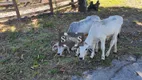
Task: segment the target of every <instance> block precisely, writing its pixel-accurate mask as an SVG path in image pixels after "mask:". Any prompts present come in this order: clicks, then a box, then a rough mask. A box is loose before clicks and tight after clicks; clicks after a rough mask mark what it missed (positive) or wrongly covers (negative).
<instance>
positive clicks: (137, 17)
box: [0, 7, 142, 80]
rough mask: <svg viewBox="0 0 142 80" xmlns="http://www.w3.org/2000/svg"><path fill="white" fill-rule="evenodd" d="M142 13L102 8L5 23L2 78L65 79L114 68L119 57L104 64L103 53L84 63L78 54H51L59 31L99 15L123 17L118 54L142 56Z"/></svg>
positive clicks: (0, 39)
mask: <svg viewBox="0 0 142 80" xmlns="http://www.w3.org/2000/svg"><path fill="white" fill-rule="evenodd" d="M141 14H142V10H141V9H136V8H128V7H110V8H103V7H101V8H100V10H99V12H89V13H65V14H54V15H48V14H42V15H39V16H33V17H25V18H23V19H22V21H21V22H20V23H19V22H17V21H16V20H14V19H13V20H9V21H8V22H5V23H1V24H2V26H3V27H1V29H0V31H1V33H0V46H1V47H0V52H1V53H0V75H1V77H0V79H6V80H21V79H23V80H32V79H35V78H36V79H39V80H45V79H46V80H51V79H53V80H54V79H55V80H56V79H58V80H65V79H70V78H71V76H72V75H74V74H76V75H82V72H83V71H86V70H93V69H95V68H96V67H98V66H109V65H111V61H112V60H113V59H117V57H119V56H118V55H115V54H111V55H110V56H109V57H108V58H107V59H106V60H105V61H100V57H101V56H100V55H101V52H99V53H98V54H96V56H95V57H94V59H90V58H89V57H86V59H85V61H82V62H81V61H79V60H78V58H77V57H74V56H73V55H74V53H73V55H70V54H67V55H66V56H64V57H59V56H57V55H56V54H55V52H52V51H51V43H52V42H54V41H55V40H56V39H58V30H59V29H61V30H62V31H66V30H67V29H68V26H69V24H70V23H71V22H73V21H78V20H81V19H83V18H85V17H86V16H89V15H99V16H100V17H101V19H103V18H106V17H108V16H110V15H121V16H123V17H124V25H123V28H122V33H121V37H120V39H119V42H118V54H120V55H121V54H125V53H126V54H127V53H130V54H131V53H133V54H135V52H136V51H137V53H140V52H142V49H141V47H142V46H141V42H140V40H142V38H141V37H140V36H141V34H142V25H141V24H142V18H141V17H142V15H141ZM7 28H8V29H7ZM132 41H133V42H132ZM131 42H132V44H131ZM107 45H109V44H107ZM133 46H134V47H133Z"/></svg>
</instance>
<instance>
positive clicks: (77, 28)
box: [52, 15, 100, 55]
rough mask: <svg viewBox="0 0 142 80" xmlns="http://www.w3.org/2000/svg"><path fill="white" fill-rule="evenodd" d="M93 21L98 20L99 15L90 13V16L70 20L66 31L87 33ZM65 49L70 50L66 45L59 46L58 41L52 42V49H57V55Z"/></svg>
mask: <svg viewBox="0 0 142 80" xmlns="http://www.w3.org/2000/svg"><path fill="white" fill-rule="evenodd" d="M95 21H100V17H99V16H97V15H91V16H88V17H86V18H85V19H83V20H80V21H78V22H72V23H71V24H70V26H69V29H68V31H67V32H78V33H84V34H88V32H89V30H90V28H91V26H92V24H93V23H94V22H95ZM65 49H67V50H68V52H70V50H69V48H68V47H64V46H59V42H57V43H56V44H54V45H53V47H52V50H53V51H55V50H57V54H58V55H62V53H63V51H64V50H65ZM77 55H78V54H77Z"/></svg>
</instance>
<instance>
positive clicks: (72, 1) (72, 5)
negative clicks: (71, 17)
mask: <svg viewBox="0 0 142 80" xmlns="http://www.w3.org/2000/svg"><path fill="white" fill-rule="evenodd" d="M71 3H72V4H71V7H72V8H74V4H73V3H74V0H71Z"/></svg>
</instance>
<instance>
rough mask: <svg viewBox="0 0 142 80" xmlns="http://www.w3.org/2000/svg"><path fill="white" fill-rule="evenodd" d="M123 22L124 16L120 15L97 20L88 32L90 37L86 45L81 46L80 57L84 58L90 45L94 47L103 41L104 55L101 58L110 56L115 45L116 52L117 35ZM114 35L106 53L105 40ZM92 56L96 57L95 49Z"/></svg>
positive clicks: (85, 42) (115, 50)
mask: <svg viewBox="0 0 142 80" xmlns="http://www.w3.org/2000/svg"><path fill="white" fill-rule="evenodd" d="M122 24H123V18H122V17H121V16H118V15H114V16H110V17H109V18H107V19H104V20H102V21H96V22H95V24H93V25H92V27H91V28H90V31H89V33H88V37H87V38H86V40H85V41H84V46H80V47H79V52H80V56H79V58H80V59H81V60H82V59H84V57H85V55H86V53H87V50H88V48H89V47H92V48H94V47H95V46H96V44H97V43H98V42H99V41H100V42H101V50H102V56H101V59H102V60H105V55H106V56H109V54H110V50H111V48H112V47H113V45H114V52H117V36H118V34H119V32H120V30H121V26H122ZM111 35H112V40H111V42H110V47H109V50H108V51H107V53H106V54H105V41H106V38H107V36H111ZM90 57H91V58H93V57H94V51H92V53H91V56H90Z"/></svg>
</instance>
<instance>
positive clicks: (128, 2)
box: [88, 0, 142, 8]
mask: <svg viewBox="0 0 142 80" xmlns="http://www.w3.org/2000/svg"><path fill="white" fill-rule="evenodd" d="M90 1H93V2H94V3H96V1H97V0H88V3H89V2H90ZM99 1H100V6H101V7H113V6H115V7H116V6H117V7H120V6H121V7H135V8H142V6H141V5H142V1H141V0H99Z"/></svg>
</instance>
